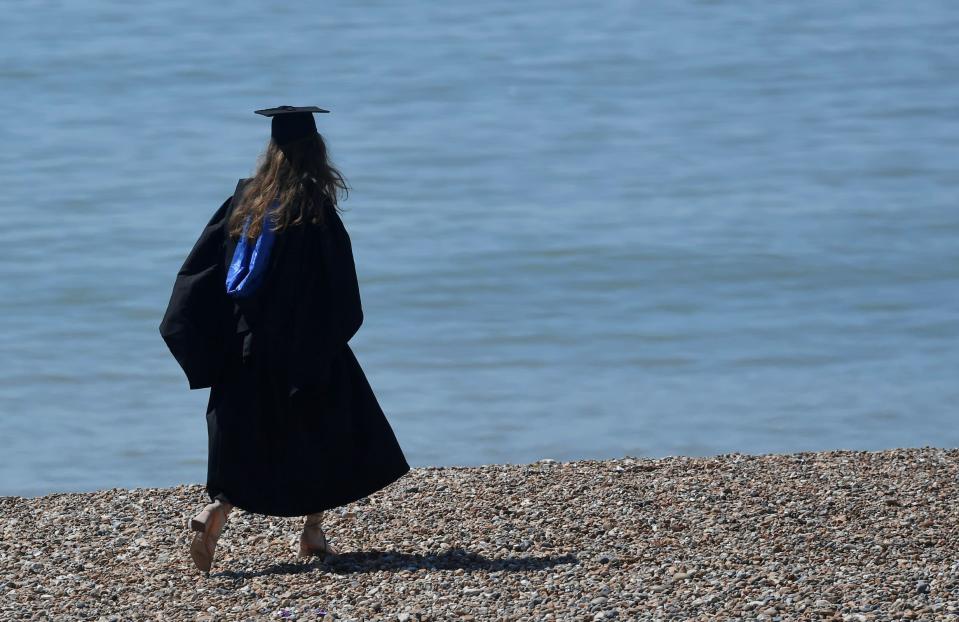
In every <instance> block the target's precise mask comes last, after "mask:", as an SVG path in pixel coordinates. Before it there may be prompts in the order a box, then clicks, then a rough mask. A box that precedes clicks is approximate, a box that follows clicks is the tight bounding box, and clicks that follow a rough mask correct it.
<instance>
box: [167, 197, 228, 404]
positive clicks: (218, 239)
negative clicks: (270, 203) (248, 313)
mask: <svg viewBox="0 0 959 622" xmlns="http://www.w3.org/2000/svg"><path fill="white" fill-rule="evenodd" d="M232 201H233V197H232V196H231V197H230V198H228V199H227V200H226V201H224V202H223V204H222V205H221V206H220V208H219V209H218V210H217V211H216V213H214V214H213V217H212V218H210V221H209V222H208V223H207V225H206V227H205V228H204V229H203V231H202V232H201V233H200V237H199V238H198V239H197V241H196V244H194V246H193V250H191V251H190V254H189V255H188V256H187V258H186V260H185V261H184V262H183V266H182V267H181V268H180V271H179V272H178V273H177V275H176V280H175V281H174V283H173V293H172V294H171V296H170V302H169V305H168V306H167V310H166V313H165V314H164V316H163V320H162V321H161V322H160V335H161V336H162V337H163V340H164V341H165V342H166V344H167V347H168V348H169V349H170V352H171V353H172V354H173V356H174V358H175V359H176V360H177V362H178V363H179V364H180V367H181V368H183V371H184V373H185V374H186V377H187V381H188V382H189V384H190V388H191V389H203V388H207V387H211V386H213V384H214V383H215V382H216V381H217V379H218V378H219V376H220V373H221V372H222V371H223V366H224V362H225V356H224V351H225V345H226V343H225V340H226V332H225V329H226V328H227V326H228V319H229V317H230V313H231V309H232V307H231V304H230V303H231V301H230V299H229V297H228V296H227V294H226V286H225V282H226V273H225V267H224V265H223V264H224V248H225V247H224V244H225V240H226V227H227V214H228V213H229V208H230V205H231V203H232Z"/></svg>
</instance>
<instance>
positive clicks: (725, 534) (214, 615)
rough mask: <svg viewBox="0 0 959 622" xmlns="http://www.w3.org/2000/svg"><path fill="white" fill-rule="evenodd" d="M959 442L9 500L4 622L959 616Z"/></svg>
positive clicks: (1, 587)
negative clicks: (214, 522) (211, 505)
mask: <svg viewBox="0 0 959 622" xmlns="http://www.w3.org/2000/svg"><path fill="white" fill-rule="evenodd" d="M957 488H959V449H941V448H932V447H923V448H909V449H890V450H883V451H849V450H837V451H825V452H803V453H792V454H763V455H748V454H739V453H733V454H723V455H718V456H711V457H689V456H669V457H665V458H655V459H653V458H638V457H625V458H621V459H615V460H577V461H569V462H557V461H554V460H549V459H544V460H541V461H539V462H535V463H532V464H518V465H517V464H510V465H486V466H479V467H437V468H415V469H413V470H412V471H411V472H410V473H408V474H407V475H405V476H404V477H403V478H401V479H400V480H398V481H397V482H395V483H394V484H392V485H391V486H389V487H387V488H385V489H383V490H381V491H379V492H377V493H376V494H374V495H372V496H370V497H367V498H365V499H362V500H360V501H358V502H356V503H352V504H350V505H348V506H345V507H342V508H337V509H335V510H331V511H329V512H328V513H327V514H326V518H325V521H324V529H325V531H326V533H327V536H328V537H329V539H330V542H331V543H332V544H333V545H334V546H336V547H338V548H339V549H340V550H341V551H342V553H341V554H340V555H338V556H331V557H327V558H326V559H319V558H312V559H310V560H298V559H297V558H296V557H295V555H296V543H297V537H298V534H299V529H300V526H301V524H302V519H301V518H277V517H269V516H263V515H257V514H251V513H248V512H245V511H243V510H240V509H236V510H234V511H233V513H232V514H231V516H230V520H229V522H228V523H227V525H226V527H225V529H224V531H223V535H222V536H221V538H220V541H219V545H218V547H217V554H216V559H215V560H214V563H213V568H212V570H211V572H210V573H209V574H207V573H203V572H200V571H198V570H197V569H196V568H195V567H194V566H193V564H192V562H191V560H190V557H189V553H188V547H189V542H190V539H191V533H190V532H189V531H188V528H187V521H188V520H189V518H190V517H191V516H193V515H194V514H195V513H196V512H198V511H199V510H200V509H201V508H202V506H203V504H204V503H206V502H207V501H208V499H207V497H206V493H205V489H204V487H203V486H202V485H200V484H191V485H182V486H176V487H173V488H136V489H131V490H126V489H119V488H115V489H111V490H101V491H97V492H89V493H64V494H51V495H45V496H40V497H33V498H22V497H2V498H0V528H2V539H0V619H3V620H48V619H49V620H74V619H75V620H204V621H213V620H282V619H288V620H384V621H390V620H395V621H399V622H404V621H407V622H408V621H418V620H454V619H455V620H677V619H679V620H682V619H689V620H842V621H850V620H852V621H860V620H959V502H957V499H959V496H957V492H959V491H957Z"/></svg>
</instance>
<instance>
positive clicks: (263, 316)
mask: <svg viewBox="0 0 959 622" xmlns="http://www.w3.org/2000/svg"><path fill="white" fill-rule="evenodd" d="M314 112H327V111H326V110H322V109H320V108H316V107H308V108H294V107H291V106H282V107H280V108H273V109H268V110H258V111H257V113H259V114H263V115H266V116H270V117H272V136H271V139H270V141H269V143H268V145H267V148H266V152H265V153H264V155H263V156H262V158H261V162H260V165H259V167H258V168H257V171H256V174H255V175H254V177H252V178H250V179H241V180H240V182H239V183H238V184H237V188H236V191H235V192H234V194H233V196H231V197H230V198H228V199H227V200H226V201H225V202H224V203H223V204H222V205H221V206H220V208H219V209H218V210H217V211H216V213H215V214H214V215H213V217H212V218H211V219H210V221H209V223H208V224H207V226H206V228H205V229H204V230H203V232H202V233H201V235H200V237H199V239H198V240H197V242H196V244H195V245H194V247H193V250H192V251H191V252H190V254H189V255H188V256H187V258H186V261H185V262H184V263H183V267H182V268H181V269H180V271H179V272H178V273H177V276H176V281H175V283H174V286H173V293H172V296H171V298H170V303H169V306H168V308H167V310H166V314H165V315H164V317H163V320H162V322H161V324H160V334H161V335H162V337H163V339H164V341H165V342H166V344H167V346H168V347H169V348H170V351H171V352H172V353H173V355H174V357H175V358H176V359H177V362H178V363H179V364H180V366H181V367H182V368H183V371H184V373H185V374H186V377H187V380H188V382H189V385H190V388H191V389H200V388H207V387H209V388H210V398H209V402H208V406H207V413H206V421H207V431H208V436H209V456H208V464H207V483H206V489H207V493H208V494H209V497H210V499H211V501H212V503H210V504H209V505H207V506H206V507H205V508H204V509H203V511H202V512H200V513H199V514H198V515H197V516H195V517H194V518H193V519H192V520H191V521H190V527H191V529H193V530H194V531H195V532H196V533H195V535H194V538H193V542H192V544H191V547H190V552H191V557H192V558H193V561H194V562H195V563H196V565H197V567H198V568H199V569H201V570H204V571H209V570H210V567H211V565H212V563H213V557H214V552H215V547H216V542H217V540H218V538H219V536H220V532H221V530H222V528H223V526H224V525H225V523H226V521H227V518H228V516H229V514H230V511H231V510H232V509H233V508H234V507H238V508H241V509H243V510H246V511H248V512H253V513H257V514H266V515H271V516H305V517H306V520H305V521H304V525H303V532H302V533H301V534H300V549H299V554H300V555H301V556H309V555H314V554H320V555H326V554H335V553H337V552H338V551H337V549H335V548H334V547H332V546H331V545H330V544H329V543H328V542H327V540H326V536H325V534H324V533H323V530H322V528H321V526H320V522H321V520H322V516H323V511H324V510H328V509H330V508H334V507H337V506H341V505H345V504H347V503H350V502H352V501H356V500H357V499H361V498H363V497H365V496H367V495H369V494H371V493H373V492H375V491H377V490H379V489H381V488H383V487H385V486H386V485H388V484H390V483H392V482H394V481H396V480H397V479H398V478H400V477H401V476H402V475H404V474H405V473H407V472H408V471H409V468H410V467H409V465H408V464H407V462H406V459H405V457H404V456H403V452H402V450H401V449H400V447H399V445H398V443H397V441H396V437H395V436H394V434H393V430H392V429H391V427H390V425H389V423H388V422H387V420H386V417H385V416H384V414H383V411H382V410H381V409H380V406H379V404H378V403H377V400H376V397H375V396H374V395H373V391H372V389H371V388H370V385H369V383H368V382H367V379H366V376H365V375H364V373H363V370H362V369H361V368H360V365H359V363H358V362H357V360H356V357H355V356H354V354H353V351H352V350H351V349H350V347H349V345H348V344H347V342H348V341H349V340H350V338H351V337H352V336H353V335H354V334H355V333H356V331H357V330H358V329H359V327H360V324H361V323H362V322H363V311H362V307H361V305H360V295H359V287H358V284H357V278H356V269H355V266H354V263H353V253H352V247H351V244H350V238H349V235H348V234H347V232H346V229H345V228H344V226H343V222H342V220H341V219H340V217H339V215H338V214H337V209H336V208H337V195H338V192H344V193H345V192H346V191H347V186H346V183H345V182H344V180H343V177H342V175H341V174H340V173H339V171H337V169H336V168H335V167H334V166H333V165H332V164H331V163H330V162H329V160H328V157H327V151H326V145H325V143H324V141H323V138H322V136H320V134H319V133H318V132H317V130H316V123H315V121H314V118H313V113H314Z"/></svg>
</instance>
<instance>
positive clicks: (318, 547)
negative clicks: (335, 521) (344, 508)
mask: <svg viewBox="0 0 959 622" xmlns="http://www.w3.org/2000/svg"><path fill="white" fill-rule="evenodd" d="M322 521H323V512H316V513H315V514H308V515H307V516H306V520H305V521H304V522H303V533H301V534H300V557H308V556H310V555H335V554H337V553H339V550H337V549H336V548H335V547H333V546H332V545H331V544H330V543H329V542H327V541H326V534H324V533H323V528H322V527H320V523H321V522H322Z"/></svg>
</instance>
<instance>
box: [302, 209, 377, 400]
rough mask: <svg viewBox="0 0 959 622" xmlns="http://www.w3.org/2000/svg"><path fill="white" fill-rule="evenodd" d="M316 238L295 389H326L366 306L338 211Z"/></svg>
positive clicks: (319, 230) (307, 290) (305, 290)
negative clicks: (361, 297) (362, 300)
mask: <svg viewBox="0 0 959 622" xmlns="http://www.w3.org/2000/svg"><path fill="white" fill-rule="evenodd" d="M328 213H329V214H330V215H329V216H328V217H327V218H328V221H327V226H324V227H320V228H318V229H317V232H316V234H315V237H314V243H315V255H314V257H315V261H314V265H313V266H311V268H312V272H313V275H312V278H310V279H309V282H308V284H307V287H306V288H305V289H304V292H303V295H302V296H301V297H300V304H298V305H297V309H296V312H295V314H294V323H295V331H294V333H295V346H294V348H293V356H292V361H291V363H292V365H291V368H290V375H291V377H290V385H291V389H292V391H291V392H294V393H295V392H296V391H297V390H298V389H303V388H318V389H320V390H325V389H326V388H327V386H328V384H329V382H330V372H331V365H332V363H333V360H334V359H335V358H336V357H337V356H338V355H339V354H340V353H341V352H342V351H343V348H344V347H345V346H346V344H347V342H349V340H350V339H351V338H352V337H353V335H355V334H356V332H357V331H358V330H359V328H360V326H361V325H362V324H363V306H362V303H361V300H360V288H359V283H358V280H357V277H356V265H355V263H354V259H353V248H352V244H351V242H350V236H349V234H348V233H347V231H346V228H345V227H344V225H343V221H342V220H340V217H339V215H338V214H336V212H335V210H332V209H331V210H329V212H328Z"/></svg>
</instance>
